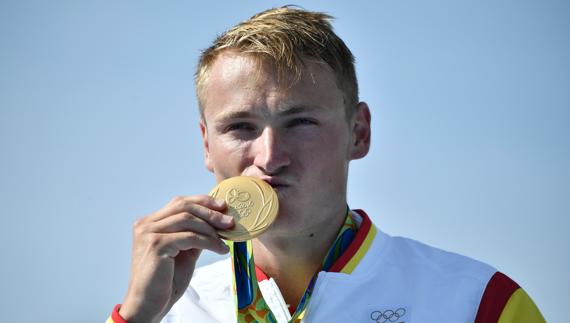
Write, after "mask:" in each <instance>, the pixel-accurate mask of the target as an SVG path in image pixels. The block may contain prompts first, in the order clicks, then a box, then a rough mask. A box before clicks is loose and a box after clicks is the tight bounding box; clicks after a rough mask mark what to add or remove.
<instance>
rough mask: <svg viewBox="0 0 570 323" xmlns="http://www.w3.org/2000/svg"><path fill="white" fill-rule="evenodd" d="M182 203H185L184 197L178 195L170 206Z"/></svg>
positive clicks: (171, 201)
mask: <svg viewBox="0 0 570 323" xmlns="http://www.w3.org/2000/svg"><path fill="white" fill-rule="evenodd" d="M180 202H184V196H182V195H176V196H175V197H173V198H172V199H171V200H170V202H169V204H179V203H180Z"/></svg>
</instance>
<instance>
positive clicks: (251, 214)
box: [208, 176, 279, 242]
mask: <svg viewBox="0 0 570 323" xmlns="http://www.w3.org/2000/svg"><path fill="white" fill-rule="evenodd" d="M208 195H210V196H212V197H214V198H217V199H222V200H225V201H226V203H227V205H228V211H227V214H228V215H231V216H233V218H234V221H235V226H234V227H233V228H232V229H231V230H218V234H219V235H220V236H221V237H223V238H224V239H227V240H232V241H238V242H239V241H246V240H251V239H253V238H255V237H257V236H259V235H260V234H262V233H263V232H265V230H267V229H268V228H269V226H270V225H271V223H273V221H275V218H276V217H277V212H278V210H279V200H278V199H277V194H276V193H275V191H274V190H273V188H272V187H271V185H269V184H267V183H266V182H264V181H262V180H260V179H258V178H255V177H249V176H237V177H232V178H228V179H226V180H223V181H221V182H220V183H218V185H216V186H215V187H214V188H213V189H212V191H211V192H210V193H209V194H208Z"/></svg>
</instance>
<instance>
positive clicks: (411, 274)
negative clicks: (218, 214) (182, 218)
mask: <svg viewBox="0 0 570 323" xmlns="http://www.w3.org/2000/svg"><path fill="white" fill-rule="evenodd" d="M353 214H354V215H355V220H357V222H359V225H360V222H361V221H362V217H361V216H360V215H358V214H357V213H355V212H354V211H353ZM362 215H363V217H366V215H365V214H362ZM495 273H496V270H495V269H494V268H493V267H491V266H489V265H486V264H484V263H481V262H479V261H476V260H473V259H470V258H467V257H464V256H461V255H458V254H454V253H450V252H446V251H443V250H440V249H436V248H433V247H430V246H427V245H425V244H422V243H420V242H417V241H414V240H411V239H406V238H401V237H392V236H389V235H387V234H385V233H383V232H381V231H379V230H378V231H377V233H376V235H375V237H374V238H373V240H372V243H371V244H370V247H369V248H368V250H367V251H366V253H365V254H364V255H362V257H361V260H360V261H359V262H358V263H357V265H356V267H354V270H353V271H352V273H350V274H345V273H338V272H320V273H319V274H318V279H317V282H316V285H315V288H314V292H313V294H312V297H311V300H310V302H309V305H308V307H307V311H306V315H305V317H304V319H303V322H327V323H333V322H343V323H344V322H405V323H409V322H422V323H425V322H438V323H444V322H453V323H459V322H474V321H475V317H476V315H477V310H478V308H479V304H480V302H481V299H482V297H483V293H484V291H485V289H486V287H487V284H488V282H489V281H490V279H491V277H492V276H493V275H494V274H495ZM232 275H233V274H232V268H231V261H230V259H229V258H227V259H225V260H221V261H218V262H216V263H213V264H211V265H208V266H205V267H202V268H199V269H197V270H196V272H195V274H194V277H193V278H192V282H191V285H190V287H189V288H188V289H187V291H186V292H185V294H184V295H183V296H182V297H181V299H180V300H179V301H178V302H177V303H176V304H175V305H174V306H173V308H172V309H171V311H170V312H169V313H168V314H167V316H166V317H165V318H164V319H163V322H165V323H190V322H199V323H201V322H230V323H234V322H236V313H235V311H236V308H235V307H236V305H235V296H234V292H233V281H232ZM513 283H514V282H513ZM514 284H516V283H514ZM517 286H518V285H517ZM260 289H261V290H262V294H263V295H264V298H265V300H266V302H267V304H268V305H269V307H270V308H271V310H272V312H273V313H274V314H275V316H276V317H277V318H278V320H279V321H280V322H281V321H285V322H286V318H285V316H286V315H287V314H288V311H287V308H286V307H285V305H284V303H285V302H284V301H283V297H282V296H281V294H280V292H279V289H278V288H277V287H276V285H275V286H274V283H273V280H271V281H267V280H266V281H263V282H261V283H260ZM485 294H486V295H487V292H485ZM525 295H526V294H525ZM490 303H493V304H494V303H496V302H495V301H493V302H490ZM531 303H532V301H531ZM533 305H534V304H533ZM503 306H504V304H503ZM501 310H502V308H501ZM537 313H539V312H537Z"/></svg>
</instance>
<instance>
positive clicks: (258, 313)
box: [228, 208, 375, 323]
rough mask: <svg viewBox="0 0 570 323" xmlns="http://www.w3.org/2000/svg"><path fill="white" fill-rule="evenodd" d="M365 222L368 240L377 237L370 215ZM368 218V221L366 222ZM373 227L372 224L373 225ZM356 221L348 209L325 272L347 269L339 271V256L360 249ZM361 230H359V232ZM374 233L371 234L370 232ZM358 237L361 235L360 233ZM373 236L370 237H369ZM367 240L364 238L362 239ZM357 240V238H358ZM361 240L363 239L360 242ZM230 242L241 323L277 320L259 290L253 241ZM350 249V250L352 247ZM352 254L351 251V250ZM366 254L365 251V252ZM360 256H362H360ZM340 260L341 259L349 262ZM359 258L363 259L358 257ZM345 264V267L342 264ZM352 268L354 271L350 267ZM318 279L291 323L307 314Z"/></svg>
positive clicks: (306, 292)
mask: <svg viewBox="0 0 570 323" xmlns="http://www.w3.org/2000/svg"><path fill="white" fill-rule="evenodd" d="M363 220H364V221H363V223H362V225H361V227H362V229H366V230H365V231H367V232H364V233H366V237H365V238H366V239H365V240H370V241H371V238H373V236H374V233H375V231H374V232H368V231H373V230H370V228H371V226H370V221H369V220H368V218H367V217H366V218H365V217H363ZM366 220H368V221H367V223H365V222H366ZM372 228H373V227H372ZM356 230H357V228H356V223H355V221H354V219H353V218H352V215H351V212H350V210H349V209H348V208H347V214H346V217H345V220H344V224H343V225H342V227H341V229H340V230H339V233H338V234H337V237H336V238H335V240H334V242H333V244H332V245H331V247H330V248H329V251H328V252H327V255H326V256H325V259H324V260H323V262H322V269H321V270H322V271H340V272H344V270H339V269H342V268H338V269H337V268H336V267H339V266H338V265H340V263H337V260H339V259H340V258H343V259H345V258H347V257H343V254H344V253H345V251H346V250H347V249H355V248H354V247H356V248H358V247H359V246H354V244H352V243H351V242H353V240H363V239H361V238H360V237H357V239H355V236H356ZM359 233H360V232H359ZM368 233H372V234H368ZM358 236H362V235H361V234H359V235H358ZM370 236H371V237H370ZM363 241H364V240H363ZM355 242H356V241H355ZM361 242H362V241H361ZM228 243H229V245H230V252H231V256H232V265H233V271H234V288H235V292H236V293H235V295H236V304H237V320H238V322H239V323H242V322H247V323H249V322H259V323H277V319H276V318H275V316H274V315H273V313H272V312H271V310H270V308H269V306H268V305H267V303H266V302H265V300H264V299H263V295H262V294H261V290H260V289H259V285H258V283H257V276H256V274H255V262H254V260H253V248H252V244H251V241H249V240H248V241H244V242H231V241H229V242H228ZM368 246H369V244H367V245H366V246H365V247H366V250H367V249H368ZM366 250H364V253H365V252H366ZM349 251H350V250H349ZM349 253H352V252H349ZM345 256H352V255H345ZM362 256H363V254H362ZM359 258H361V257H359ZM343 259H340V261H339V262H343V263H346V261H343ZM357 260H358V261H359V260H360V259H357ZM343 267H345V266H344V265H343ZM350 271H352V270H350ZM316 281H317V274H315V275H314V276H313V278H312V279H311V281H310V283H309V285H308V287H307V289H306V291H305V293H304V295H303V297H302V298H301V301H300V302H299V305H298V306H297V309H296V311H295V313H293V315H292V317H291V320H290V321H289V322H290V323H298V322H300V321H301V319H302V318H303V316H304V315H305V310H306V308H307V305H308V304H309V301H310V299H311V295H312V293H313V288H314V286H315V283H316Z"/></svg>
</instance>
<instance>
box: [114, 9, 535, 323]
mask: <svg viewBox="0 0 570 323" xmlns="http://www.w3.org/2000/svg"><path fill="white" fill-rule="evenodd" d="M329 20H330V17H329V16H327V15H325V14H322V13H315V12H308V11H304V10H300V9H295V8H289V7H284V8H279V9H272V10H268V11H266V12H262V13H260V14H258V15H256V16H254V17H252V18H251V19H250V20H248V21H245V22H243V23H241V24H239V25H237V26H236V27H234V28H233V29H231V30H229V31H228V32H226V33H224V34H223V35H221V36H220V37H218V38H217V39H216V41H215V42H214V44H213V45H212V46H211V47H210V48H208V49H207V50H206V51H205V52H204V53H203V54H202V57H201V59H200V63H199V66H198V71H197V73H196V90H197V95H198V101H199V106H200V114H201V122H200V129H201V131H202V137H203V143H204V152H205V164H206V167H207V169H208V170H210V171H211V172H213V173H214V175H215V176H216V180H217V181H222V180H224V179H226V178H230V177H233V176H239V175H246V176H253V177H257V178H259V179H261V180H264V181H266V182H267V183H268V184H270V185H271V186H272V187H273V189H274V190H275V191H276V193H277V196H278V198H279V206H280V207H279V214H278V217H277V219H276V221H275V222H274V223H273V224H272V226H271V227H270V228H269V230H268V231H267V232H265V233H263V234H262V235H261V236H259V237H258V238H256V239H253V240H252V241H248V242H242V243H234V242H227V244H226V243H224V242H223V241H222V240H221V239H220V237H219V236H218V235H217V233H216V230H217V229H229V228H231V227H232V226H233V225H234V223H233V219H232V218H231V217H230V216H228V215H225V214H224V212H225V211H226V208H227V205H226V204H225V203H224V202H223V201H218V200H214V199H213V198H211V197H208V196H204V195H199V196H181V197H176V198H174V199H173V200H172V201H170V203H168V204H167V205H166V206H164V207H163V208H162V209H160V210H158V211H157V212H155V213H154V214H151V215H149V216H147V217H145V218H143V219H141V220H139V221H137V222H136V223H135V225H134V241H133V255H132V271H131V280H130V284H129V288H128V292H127V295H126V297H125V299H124V301H123V303H122V305H117V306H116V307H115V310H114V311H113V314H112V316H111V317H110V318H109V321H111V322H112V321H114V322H117V323H118V322H124V321H127V322H130V323H136V322H158V321H161V320H162V321H163V322H236V321H238V322H290V321H293V322H299V321H303V322H474V321H475V322H498V321H500V322H542V321H544V319H543V318H542V316H541V315H540V312H539V311H538V309H537V308H536V307H535V305H534V304H533V302H532V300H531V299H530V298H529V297H528V296H527V295H526V293H525V292H524V291H523V290H522V289H521V288H519V287H518V285H517V284H516V283H515V282H513V281H512V280H510V279H509V278H508V277H506V276H505V275H503V274H501V273H498V272H496V270H495V269H494V268H492V267H490V266H488V265H486V264H483V263H480V262H477V261H475V260H472V259H469V258H466V257H463V256H459V255H456V254H451V253H447V252H445V251H442V250H438V249H435V248H431V247H428V246H425V245H423V244H420V243H418V242H415V241H412V240H408V239H403V238H394V237H390V236H388V235H387V234H385V233H383V232H381V231H379V230H378V229H377V228H376V227H375V226H374V224H372V223H371V221H370V219H369V217H368V216H367V215H366V214H365V213H364V212H363V211H350V210H349V209H348V207H347V201H346V186H347V177H348V166H349V162H350V161H351V160H354V159H358V158H362V157H364V156H366V154H367V153H368V149H369V146H370V118H371V117H370V111H369V108H368V106H367V104H366V103H364V102H359V100H358V86H357V81H356V75H355V71H354V58H353V56H352V54H351V52H350V50H349V49H348V48H347V47H346V45H345V44H344V43H343V41H342V40H341V39H340V38H338V36H337V35H336V34H334V32H333V31H332V27H331V26H330V23H329ZM204 249H207V250H211V251H214V252H217V253H227V252H230V257H228V259H226V260H223V261H220V262H217V263H214V264H212V265H209V266H206V267H204V268H201V269H198V270H196V271H194V268H195V264H196V261H197V259H198V257H199V255H200V252H201V251H202V250H204ZM254 256H255V258H254Z"/></svg>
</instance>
